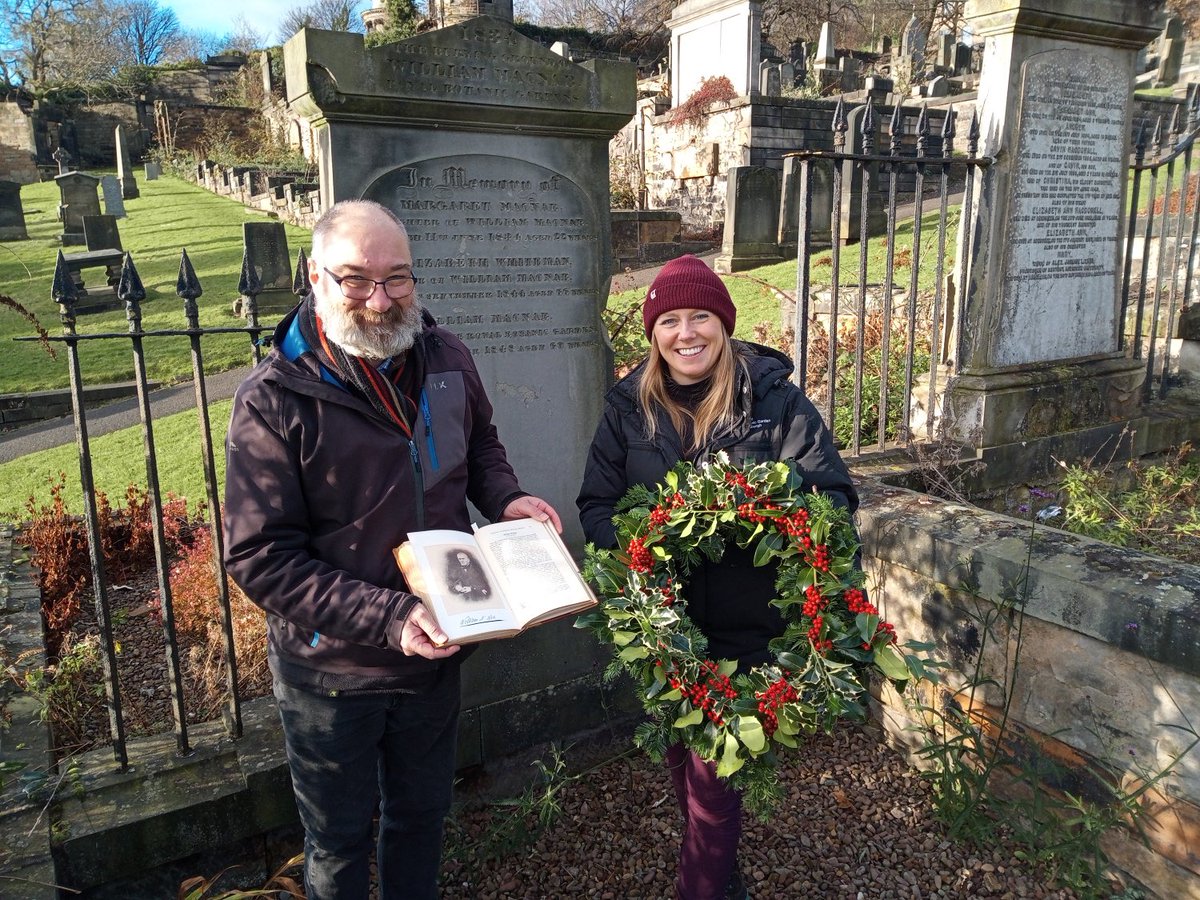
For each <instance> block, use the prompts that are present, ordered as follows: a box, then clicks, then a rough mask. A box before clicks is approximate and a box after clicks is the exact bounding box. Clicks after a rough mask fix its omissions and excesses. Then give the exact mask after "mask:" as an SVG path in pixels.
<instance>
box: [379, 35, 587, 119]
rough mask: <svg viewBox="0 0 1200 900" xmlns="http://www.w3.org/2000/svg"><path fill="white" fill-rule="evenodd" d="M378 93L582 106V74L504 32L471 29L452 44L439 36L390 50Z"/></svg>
mask: <svg viewBox="0 0 1200 900" xmlns="http://www.w3.org/2000/svg"><path fill="white" fill-rule="evenodd" d="M390 49H391V51H392V52H391V55H390V56H389V57H388V59H387V62H386V64H385V68H384V71H383V77H382V80H381V84H380V89H381V92H382V93H393V92H394V93H402V94H404V95H406V96H425V97H431V98H436V99H442V100H462V101H467V102H471V103H495V104H513V105H522V106H524V105H555V106H557V105H564V106H572V107H574V106H579V105H580V104H584V103H586V101H587V99H588V91H587V88H586V79H587V75H586V73H583V72H581V71H580V70H579V69H578V67H577V66H575V65H574V64H572V63H569V62H567V61H566V60H563V59H555V58H550V59H547V54H546V52H545V50H544V49H543V48H541V47H540V46H538V45H537V44H533V43H531V42H530V41H528V40H526V39H524V38H522V37H521V36H520V35H519V34H517V33H515V32H513V31H512V30H511V29H508V28H501V27H496V26H489V25H486V24H474V23H470V24H467V25H465V26H463V27H462V29H461V30H460V33H459V34H458V35H457V37H456V39H454V40H453V41H452V42H450V41H448V40H445V39H442V38H440V37H439V36H436V35H434V36H430V37H428V38H424V39H422V38H417V39H415V40H413V41H405V42H404V43H403V44H397V45H394V46H393V47H392V48H390Z"/></svg>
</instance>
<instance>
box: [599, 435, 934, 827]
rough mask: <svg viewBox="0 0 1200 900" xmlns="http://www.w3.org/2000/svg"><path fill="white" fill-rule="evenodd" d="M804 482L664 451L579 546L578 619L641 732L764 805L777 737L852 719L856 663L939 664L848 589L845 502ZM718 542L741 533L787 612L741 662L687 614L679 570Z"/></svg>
mask: <svg viewBox="0 0 1200 900" xmlns="http://www.w3.org/2000/svg"><path fill="white" fill-rule="evenodd" d="M802 484H803V481H802V478H801V477H800V475H799V474H798V473H797V472H796V470H795V469H794V468H793V467H791V466H789V465H788V464H786V463H782V462H777V463H760V464H757V465H751V466H748V467H746V468H737V467H734V466H732V465H731V464H730V462H729V459H728V457H726V456H725V454H723V453H721V454H718V455H717V457H716V458H715V459H714V460H713V461H712V462H711V463H709V464H707V465H705V466H703V467H701V468H699V469H697V468H695V467H693V466H691V465H689V464H686V463H681V464H680V465H678V466H676V467H675V468H674V469H672V470H671V471H670V472H668V473H667V475H666V477H665V478H664V480H663V484H662V485H660V486H659V488H658V489H657V490H656V491H655V492H654V494H653V496H650V493H649V492H648V491H647V490H646V488H645V487H642V486H635V487H634V488H633V489H631V490H630V491H629V492H628V494H627V495H626V497H625V498H623V499H622V501H621V502H620V503H619V505H618V509H617V513H616V515H615V516H614V517H613V523H614V525H615V526H616V529H617V540H618V544H619V546H618V548H617V549H616V550H600V549H597V548H595V547H593V546H589V548H588V551H587V556H586V559H585V562H584V574H585V576H586V578H587V579H588V581H589V582H590V583H591V584H592V585H593V586H594V587H595V589H596V593H597V595H598V596H599V597H600V598H601V604H600V606H599V607H598V608H597V609H596V610H595V611H593V612H590V613H587V614H585V615H583V616H580V617H579V619H578V620H577V621H576V627H578V628H585V629H587V630H589V631H591V632H592V633H593V634H595V635H596V637H597V638H599V639H600V640H601V641H602V642H603V643H606V644H608V645H610V646H611V647H612V649H613V653H614V654H615V656H616V659H617V660H619V661H620V664H621V668H623V669H624V670H625V671H626V672H628V674H629V675H630V676H632V678H633V681H634V684H635V687H636V689H637V691H638V695H639V698H640V699H641V702H642V705H643V707H644V709H645V711H646V712H647V714H648V715H649V721H648V722H647V723H645V724H644V725H643V726H641V727H640V728H639V729H638V732H637V735H636V737H637V740H638V741H639V742H640V745H641V746H642V747H643V748H644V749H646V750H648V751H649V752H651V753H661V752H662V751H663V749H664V748H666V747H667V746H669V745H671V744H674V743H676V742H682V743H683V744H685V745H686V746H687V747H688V748H689V749H691V750H693V751H695V752H696V753H698V754H699V755H700V756H701V757H702V758H704V759H706V760H709V761H711V762H714V763H716V772H717V775H719V776H721V777H723V778H727V779H729V782H730V784H732V785H734V786H736V787H737V788H738V789H740V790H742V791H743V792H744V794H745V797H744V800H745V803H746V806H747V808H748V809H750V810H751V811H752V812H754V813H756V814H757V815H760V816H764V817H765V816H766V815H767V814H768V813H769V812H770V810H771V808H772V807H773V806H774V805H775V802H776V801H777V800H778V799H779V796H780V788H779V784H778V780H777V777H776V773H775V766H776V755H775V754H776V752H777V750H778V748H779V747H791V748H796V747H798V746H800V744H801V743H802V742H803V740H804V738H803V735H805V734H811V733H813V732H815V731H817V730H821V731H825V732H828V731H830V730H831V729H832V728H833V726H834V725H835V724H836V723H837V722H838V721H839V720H841V719H843V718H858V719H861V718H864V717H865V715H866V710H865V706H864V704H863V698H864V696H865V693H866V690H865V680H864V679H865V678H866V677H867V675H868V673H869V674H871V675H875V676H878V677H881V678H883V679H886V680H887V681H890V682H892V683H894V684H895V685H896V686H897V689H898V690H903V685H904V683H906V682H907V681H909V680H910V679H921V678H929V679H935V678H936V672H934V671H933V670H934V669H935V668H936V667H937V666H938V664H937V663H934V662H932V661H930V660H928V659H922V658H920V657H919V656H918V655H917V653H918V650H920V649H924V648H917V647H913V646H910V645H904V647H900V646H898V645H897V644H896V636H895V630H894V629H893V628H892V626H891V625H890V624H889V623H887V622H884V621H882V620H881V618H880V616H879V612H878V610H877V609H876V608H875V607H874V606H873V605H872V604H871V603H870V602H869V601H867V599H866V595H865V594H864V592H863V591H862V584H863V579H864V576H863V573H862V571H861V569H859V568H858V566H857V565H856V564H855V558H856V554H857V552H858V547H859V544H858V538H857V535H856V534H855V532H854V529H853V527H852V526H851V524H850V521H849V516H848V514H847V512H846V510H845V509H843V508H841V507H838V506H836V505H835V504H834V503H833V501H832V500H831V499H830V498H828V497H826V496H824V495H822V494H818V493H807V492H804V491H802ZM730 544H736V545H737V546H738V547H741V548H745V549H750V548H753V553H754V563H755V565H760V566H761V565H769V564H773V565H777V566H778V574H777V578H776V582H775V589H776V591H777V592H778V596H777V597H775V598H774V599H772V600H771V601H770V602H771V605H772V606H775V607H777V608H778V609H779V610H780V611H781V613H782V616H783V618H784V620H785V622H786V623H787V624H788V628H787V631H786V632H785V634H784V635H783V637H781V638H777V639H775V640H773V641H771V642H770V645H769V646H770V650H771V653H772V654H773V659H772V661H771V662H770V663H768V664H765V665H761V666H757V667H755V668H754V669H752V670H751V671H750V672H748V673H738V672H737V662H736V661H733V660H723V659H722V660H714V659H709V658H708V652H707V641H706V639H705V636H704V634H703V633H702V632H701V631H700V630H699V629H698V628H697V627H696V626H695V624H694V623H692V621H691V620H690V619H689V618H688V616H687V613H686V596H685V593H686V590H687V584H688V576H689V573H690V572H691V571H692V570H693V569H694V567H695V566H696V565H697V564H698V563H700V562H701V560H704V559H708V560H710V561H717V560H719V559H720V558H721V556H722V555H723V553H724V551H725V548H726V546H728V545H730Z"/></svg>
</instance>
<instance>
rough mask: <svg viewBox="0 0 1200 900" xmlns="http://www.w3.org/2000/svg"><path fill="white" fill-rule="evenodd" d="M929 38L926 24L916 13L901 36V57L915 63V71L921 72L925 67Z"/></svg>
mask: <svg viewBox="0 0 1200 900" xmlns="http://www.w3.org/2000/svg"><path fill="white" fill-rule="evenodd" d="M928 36H929V35H928V32H927V31H926V29H925V23H924V22H922V21H921V20H920V19H918V18H917V14H916V13H915V12H914V13H913V14H912V16H911V17H910V18H909V20H908V22H907V24H905V26H904V31H903V33H902V34H901V35H900V55H901V56H903V57H904V58H906V59H909V60H912V61H913V65H914V69H915V71H920V70H921V68H922V67H923V66H924V65H925V44H926V41H927V40H928Z"/></svg>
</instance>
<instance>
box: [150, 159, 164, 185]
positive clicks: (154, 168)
mask: <svg viewBox="0 0 1200 900" xmlns="http://www.w3.org/2000/svg"><path fill="white" fill-rule="evenodd" d="M161 175H162V163H159V162H148V163H146V180H147V181H157V180H158V179H159V176H161Z"/></svg>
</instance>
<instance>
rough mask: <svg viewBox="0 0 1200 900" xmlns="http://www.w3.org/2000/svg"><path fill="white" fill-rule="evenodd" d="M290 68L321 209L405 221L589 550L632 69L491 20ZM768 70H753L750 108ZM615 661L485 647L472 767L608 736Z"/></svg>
mask: <svg viewBox="0 0 1200 900" xmlns="http://www.w3.org/2000/svg"><path fill="white" fill-rule="evenodd" d="M687 7H688V4H687V3H685V4H682V5H681V6H680V7H677V8H676V10H675V15H679V14H680V12H681V10H683V11H684V12H685V13H686V10H687ZM693 9H694V10H701V11H702V13H701V16H702V17H703V16H704V15H706V14H707V4H704V3H698V4H696V6H695V7H694V8H693ZM679 21H680V20H679V19H676V18H675V17H674V16H673V18H672V27H674V25H675V24H677V23H678V22H679ZM705 21H708V20H707V19H705ZM739 21H740V20H739ZM685 24H686V23H685ZM746 24H748V23H745V22H743V23H742V24H741V25H740V26H739V27H742V28H745V26H746ZM753 34H754V39H755V42H756V46H757V41H758V38H759V33H758V31H754V33H753ZM674 55H675V54H673V56H674ZM717 58H719V57H717V56H715V55H710V56H709V57H708V58H707V59H706V60H701V61H699V62H704V63H707V64H708V65H711V64H712V62H713V60H714V59H717ZM747 58H748V57H746V56H743V57H742V59H743V60H746V59H747ZM284 61H285V71H286V73H287V89H286V90H287V98H288V101H289V103H290V105H291V108H292V110H293V111H294V112H296V113H299V114H300V115H302V116H303V117H305V118H306V119H307V120H308V121H309V122H310V123H311V125H312V127H313V129H314V131H315V141H316V143H317V144H319V145H320V147H321V148H322V154H321V157H322V165H321V173H320V176H321V185H320V190H321V200H322V202H323V204H324V205H325V206H326V208H328V206H329V205H331V204H332V203H335V202H337V201H339V200H344V199H352V198H364V199H369V200H375V201H378V202H379V203H381V204H383V205H384V206H386V207H388V208H389V209H392V210H394V211H395V212H396V213H397V215H399V217H400V218H401V220H403V221H404V222H405V223H406V225H407V228H408V232H409V239H410V242H411V247H412V253H413V259H414V266H415V270H416V273H417V275H418V277H420V278H421V284H420V287H419V297H420V299H421V302H422V303H423V304H424V306H425V308H426V309H427V310H428V311H429V313H430V314H431V315H432V316H433V317H434V318H436V319H437V320H438V322H440V323H441V324H443V325H445V326H446V327H448V328H450V329H451V330H452V331H454V332H455V333H456V334H458V335H459V336H460V337H461V338H462V339H463V341H464V342H465V343H466V344H467V346H468V347H469V348H470V349H471V351H472V355H473V356H474V358H475V361H476V363H477V365H478V368H479V372H480V375H481V377H482V380H483V383H484V384H485V385H487V386H488V393H489V397H490V399H491V401H492V404H493V406H494V409H495V423H496V427H497V429H498V430H499V434H500V437H501V439H502V440H503V441H504V444H505V447H506V449H507V451H508V458H509V460H511V461H512V463H513V466H514V468H515V469H516V471H517V472H518V473H519V474H520V476H521V477H522V479H523V483H524V484H525V485H527V486H528V487H529V489H530V490H534V491H536V492H537V494H538V495H539V496H542V497H545V498H546V499H547V500H549V501H550V502H551V503H552V504H554V506H555V507H556V508H557V509H559V510H560V511H562V512H565V513H568V514H566V515H563V539H564V541H565V542H566V543H567V545H568V546H569V547H571V548H572V549H573V550H574V551H576V552H579V551H580V550H581V549H582V545H583V535H582V532H581V530H580V528H579V525H578V523H577V521H575V516H573V515H570V514H569V512H570V510H571V509H572V508H573V507H574V500H575V497H576V495H577V494H578V491H579V483H580V481H581V478H582V473H583V465H584V460H585V458H586V455H587V447H588V446H589V444H590V442H591V439H592V435H593V432H594V430H595V427H596V422H597V421H598V419H599V417H600V413H601V410H602V408H603V398H604V392H605V389H606V387H607V385H608V384H610V383H611V380H612V358H611V355H610V352H609V350H608V341H607V333H606V331H605V327H604V321H603V318H602V316H601V313H602V311H603V309H604V306H605V302H606V298H607V292H608V286H609V280H610V275H611V258H612V249H611V222H610V216H609V205H610V204H609V178H608V151H609V142H610V141H611V140H612V138H613V136H614V135H615V134H616V133H617V132H618V131H620V130H621V128H622V127H623V126H624V125H625V124H626V123H627V122H628V121H629V120H630V119H631V118H632V117H633V114H634V111H635V109H636V71H635V67H634V66H633V64H632V63H628V62H619V61H615V60H610V59H591V60H588V61H586V62H583V63H574V62H571V61H569V60H567V59H564V58H563V57H561V56H558V55H557V54H555V53H552V52H550V50H549V49H547V48H546V47H543V46H542V45H540V44H538V43H537V42H535V41H532V40H529V39H528V38H526V37H524V36H523V35H521V34H520V33H518V32H517V31H516V30H515V29H514V28H513V27H512V25H511V23H510V22H508V21H504V20H502V19H497V18H493V17H489V16H481V17H477V18H473V19H471V20H469V21H466V22H462V23H459V24H456V25H451V26H449V27H446V28H439V29H436V30H431V31H427V32H424V33H422V34H419V35H416V36H415V37H412V38H408V39H407V40H402V41H398V42H395V43H389V44H383V45H381V46H378V47H372V48H365V47H364V46H363V38H362V36H361V35H355V34H349V33H339V32H326V31H315V30H312V29H304V30H302V31H301V32H300V33H299V34H297V35H295V36H293V37H292V38H291V39H290V40H289V41H288V42H287V44H286V46H285V47H284ZM674 66H675V60H672V67H673V77H672V79H671V83H672V88H673V89H676V88H677V87H678V85H679V84H681V82H680V81H678V80H677V79H676V78H675V77H674V74H675V73H674ZM757 71H758V59H757V57H755V58H754V60H753V63H752V67H751V68H747V69H745V70H744V71H743V75H742V82H743V91H746V92H748V86H746V85H745V81H746V79H747V78H748V76H749V74H750V72H757ZM704 74H707V75H711V74H714V73H713V72H712V71H711V69H710V70H709V71H706V72H705V73H704ZM692 89H693V90H694V88H692ZM437 400H438V398H437V397H431V398H430V401H431V402H437ZM548 423H553V425H552V426H551V425H549V424H548ZM419 443H420V445H421V447H420V450H421V452H422V454H424V453H425V452H426V449H425V441H423V440H422V441H421V442H419ZM426 471H427V472H430V473H432V471H433V470H432V469H431V468H429V469H426ZM602 656H603V654H602V652H601V651H600V649H599V648H598V647H597V645H596V644H595V642H594V641H593V640H591V638H590V637H588V636H587V635H584V634H582V633H581V632H579V631H577V630H575V629H572V628H571V625H570V623H569V622H561V623H550V624H547V625H544V626H542V627H539V628H535V629H532V630H531V631H529V632H528V633H526V634H524V635H522V636H520V637H518V638H514V639H513V640H511V641H493V642H491V643H490V644H489V646H486V647H482V648H481V649H480V650H479V652H477V653H476V654H475V655H474V656H473V657H472V658H471V660H469V661H468V663H467V664H466V666H464V670H463V716H462V720H461V721H462V725H461V732H462V733H463V734H464V736H465V738H466V739H464V740H463V741H460V746H462V747H464V750H465V754H466V755H465V757H464V756H460V761H462V762H463V763H464V764H468V763H478V762H482V761H484V759H485V758H493V757H499V756H504V755H507V754H509V753H512V752H515V751H516V750H518V749H521V748H525V747H528V746H530V744H531V743H532V742H534V741H545V740H548V739H550V737H551V736H552V735H554V734H563V733H568V732H571V731H575V730H578V729H579V728H582V727H595V726H598V725H600V724H602V718H603V712H602V711H601V710H599V709H598V708H597V706H598V705H597V704H595V702H594V699H588V698H594V697H595V691H596V683H595V681H594V678H593V676H594V673H595V672H596V671H598V669H599V668H600V667H602V663H601V662H600V660H601V658H602ZM589 707H591V708H590V709H589Z"/></svg>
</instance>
